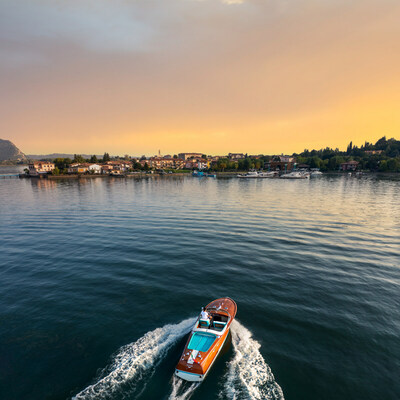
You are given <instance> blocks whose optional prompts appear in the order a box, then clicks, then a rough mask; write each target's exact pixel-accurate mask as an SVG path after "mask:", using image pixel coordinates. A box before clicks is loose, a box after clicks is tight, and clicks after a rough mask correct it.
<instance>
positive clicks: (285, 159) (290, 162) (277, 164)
mask: <svg viewBox="0 0 400 400" xmlns="http://www.w3.org/2000/svg"><path fill="white" fill-rule="evenodd" d="M295 163H296V159H295V158H294V157H292V156H284V155H280V156H274V157H272V160H271V161H270V162H269V163H267V166H268V167H269V168H270V169H271V170H272V171H276V170H279V171H291V170H292V169H293V168H294V166H295Z"/></svg>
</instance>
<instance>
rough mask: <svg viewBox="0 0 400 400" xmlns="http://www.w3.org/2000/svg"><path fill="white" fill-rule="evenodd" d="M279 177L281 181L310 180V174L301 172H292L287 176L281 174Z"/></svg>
mask: <svg viewBox="0 0 400 400" xmlns="http://www.w3.org/2000/svg"><path fill="white" fill-rule="evenodd" d="M280 177H281V179H310V173H309V172H303V171H292V172H289V173H287V174H283V175H281V176H280Z"/></svg>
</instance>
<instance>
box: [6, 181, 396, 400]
mask: <svg viewBox="0 0 400 400" xmlns="http://www.w3.org/2000/svg"><path fill="white" fill-rule="evenodd" d="M399 193H400V181H399V180H396V179H391V178H385V179H381V178H379V177H374V176H371V177H367V178H362V179H354V178H349V177H347V176H345V177H336V176H332V177H329V176H325V177H322V178H319V179H314V180H313V179H312V180H310V181H286V180H267V179H265V180H249V181H245V180H238V179H203V180H201V179H200V180H199V179H197V178H192V177H152V178H149V179H141V180H137V179H126V180H125V179H92V180H91V179H88V180H79V181H50V180H34V179H32V180H27V179H26V180H25V179H24V180H19V179H4V180H0V238H1V241H0V398H1V399H7V400H8V399H49V400H50V399H51V400H53V399H67V398H71V397H73V396H75V395H77V394H78V393H80V394H79V395H78V396H77V398H78V399H81V398H86V399H88V398H93V399H94V398H96V399H97V398H101V399H168V398H178V397H179V394H182V393H183V394H184V396H183V397H182V398H189V397H191V398H192V399H194V400H195V399H234V398H235V399H263V398H282V397H283V396H284V398H285V399H287V400H303V399H304V400H321V399H327V400H343V399H352V400H376V399H385V400H398V399H399V398H400V383H399V372H400V295H399V289H400V268H399V265H400V203H399ZM221 296H230V297H232V298H233V299H235V300H236V302H237V304H238V314H237V318H238V320H239V323H238V324H236V325H235V326H234V328H233V329H232V337H231V339H230V341H229V342H228V343H227V345H226V346H225V348H224V350H223V352H222V354H221V356H220V357H219V359H218V362H217V363H216V364H215V365H214V366H213V369H212V371H211V372H210V374H209V376H208V377H207V379H206V380H205V382H204V383H203V384H201V385H200V386H199V387H191V386H190V387H189V386H185V387H183V385H181V383H180V382H177V381H176V380H173V379H172V374H173V371H174V366H175V365H176V363H177V361H178V358H179V355H180V352H181V351H182V348H183V346H184V341H185V336H184V335H185V333H187V332H188V329H190V326H191V323H192V321H191V320H189V321H186V320H187V319H191V318H193V317H194V316H196V314H197V313H198V312H199V310H200V307H201V306H202V305H204V304H206V303H207V302H209V301H211V300H213V299H214V298H217V297H221ZM182 321H183V322H182ZM124 346H125V347H124ZM274 378H275V380H274ZM278 384H279V386H280V387H281V388H282V392H283V396H282V394H281V393H280V392H279V386H278Z"/></svg>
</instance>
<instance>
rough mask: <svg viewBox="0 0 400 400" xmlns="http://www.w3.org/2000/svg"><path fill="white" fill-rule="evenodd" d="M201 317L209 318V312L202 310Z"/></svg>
mask: <svg viewBox="0 0 400 400" xmlns="http://www.w3.org/2000/svg"><path fill="white" fill-rule="evenodd" d="M200 318H201V319H208V318H209V315H208V312H207V311H205V310H202V311H201V314H200Z"/></svg>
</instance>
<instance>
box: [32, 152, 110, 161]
mask: <svg viewBox="0 0 400 400" xmlns="http://www.w3.org/2000/svg"><path fill="white" fill-rule="evenodd" d="M80 155H81V156H82V157H83V158H90V157H92V154H80ZM26 157H27V158H28V159H30V160H54V159H55V158H70V159H71V160H72V159H73V158H74V154H64V153H52V154H27V155H26ZM96 157H97V158H103V156H102V155H96Z"/></svg>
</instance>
